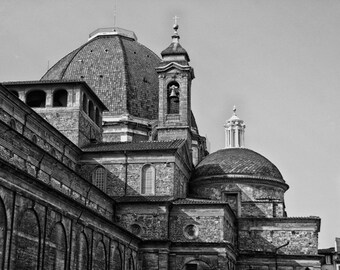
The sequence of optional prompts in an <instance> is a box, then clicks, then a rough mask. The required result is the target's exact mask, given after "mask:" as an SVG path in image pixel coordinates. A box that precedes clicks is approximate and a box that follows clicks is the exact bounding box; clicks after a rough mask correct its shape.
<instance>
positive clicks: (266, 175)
mask: <svg viewBox="0 0 340 270" xmlns="http://www.w3.org/2000/svg"><path fill="white" fill-rule="evenodd" d="M228 174H229V175H240V176H244V177H245V178H246V177H247V175H248V176H250V177H251V178H255V179H256V178H259V179H273V180H277V181H281V182H284V180H283V178H282V175H281V173H280V171H279V170H278V168H277V167H276V166H275V165H274V164H273V163H271V162H270V161H269V160H268V159H266V158H265V157H263V156H262V155H260V154H258V153H256V152H255V151H252V150H250V149H246V148H227V149H222V150H219V151H217V152H215V153H212V154H210V155H209V156H207V157H206V158H205V159H203V161H202V162H201V163H200V164H199V165H198V166H197V167H196V170H195V178H198V177H209V176H215V175H228Z"/></svg>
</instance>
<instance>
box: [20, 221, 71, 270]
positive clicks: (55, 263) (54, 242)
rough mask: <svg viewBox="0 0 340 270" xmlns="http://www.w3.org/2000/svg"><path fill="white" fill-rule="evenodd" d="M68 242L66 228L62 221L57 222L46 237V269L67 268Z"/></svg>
mask: <svg viewBox="0 0 340 270" xmlns="http://www.w3.org/2000/svg"><path fill="white" fill-rule="evenodd" d="M66 243H67V242H66V232H65V228H64V226H63V225H62V224H61V223H57V224H56V225H55V226H54V227H53V229H52V231H51V233H50V234H49V235H48V236H47V237H46V244H45V247H46V254H48V256H45V263H44V269H65V268H66V256H67V253H66V251H67V250H66ZM22 269H24V268H22ZM26 269H32V268H26Z"/></svg>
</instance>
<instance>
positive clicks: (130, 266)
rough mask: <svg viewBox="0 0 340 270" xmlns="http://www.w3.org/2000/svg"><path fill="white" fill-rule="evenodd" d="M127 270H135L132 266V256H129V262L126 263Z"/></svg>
mask: <svg viewBox="0 0 340 270" xmlns="http://www.w3.org/2000/svg"><path fill="white" fill-rule="evenodd" d="M128 264H129V265H128V270H135V265H134V262H133V257H132V255H131V256H130V258H129V261H128Z"/></svg>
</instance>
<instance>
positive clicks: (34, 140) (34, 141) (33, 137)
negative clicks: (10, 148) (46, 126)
mask: <svg viewBox="0 0 340 270" xmlns="http://www.w3.org/2000/svg"><path fill="white" fill-rule="evenodd" d="M32 142H33V143H37V142H38V140H37V136H35V135H33V136H32Z"/></svg>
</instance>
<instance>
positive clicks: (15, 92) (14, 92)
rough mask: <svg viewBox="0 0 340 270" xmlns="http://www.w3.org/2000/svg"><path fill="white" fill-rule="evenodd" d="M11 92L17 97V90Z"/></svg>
mask: <svg viewBox="0 0 340 270" xmlns="http://www.w3.org/2000/svg"><path fill="white" fill-rule="evenodd" d="M11 93H12V94H13V95H15V96H16V97H19V93H18V91H15V90H11Z"/></svg>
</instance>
